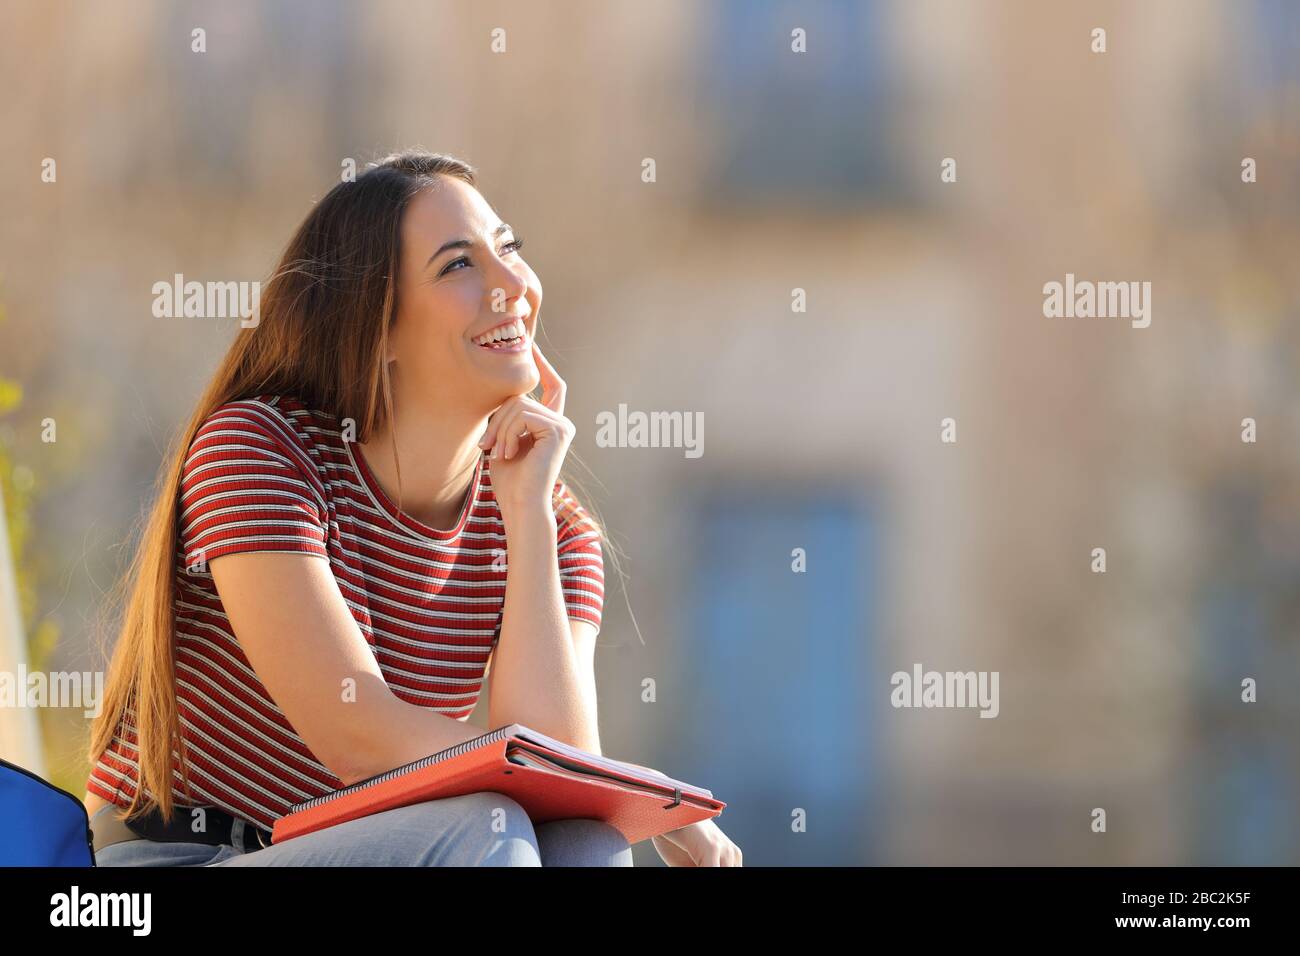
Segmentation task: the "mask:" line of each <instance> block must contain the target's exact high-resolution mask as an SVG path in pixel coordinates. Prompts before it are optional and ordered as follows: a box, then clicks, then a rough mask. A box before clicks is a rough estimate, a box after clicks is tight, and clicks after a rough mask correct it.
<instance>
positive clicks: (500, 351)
mask: <svg viewBox="0 0 1300 956" xmlns="http://www.w3.org/2000/svg"><path fill="white" fill-rule="evenodd" d="M515 239H516V237H515V235H514V233H513V231H512V230H511V229H510V227H509V226H508V225H506V224H505V223H502V222H501V220H500V218H498V216H497V215H496V213H494V212H493V211H492V207H491V206H489V205H488V203H487V200H485V199H484V198H483V196H482V195H481V194H480V193H479V191H478V190H477V189H475V188H474V187H473V186H470V185H469V184H468V183H465V182H463V181H461V180H459V179H455V178H453V177H450V176H439V177H438V184H437V185H436V186H435V187H433V188H432V189H426V190H424V191H423V192H421V193H420V194H418V195H417V196H415V197H414V198H413V199H412V200H411V202H410V203H409V204H408V206H407V208H406V214H405V216H404V217H403V219H402V252H401V272H400V274H399V276H398V291H397V316H396V320H395V322H394V324H393V327H392V329H391V331H390V334H389V357H390V360H391V361H392V362H393V365H392V367H391V368H392V371H393V375H394V381H395V384H396V386H397V391H398V394H402V395H407V396H410V395H418V396H420V398H421V400H424V399H425V398H426V397H427V399H428V400H429V401H430V402H431V403H436V404H437V407H438V408H447V409H449V408H453V407H456V408H464V409H466V410H467V411H470V412H472V413H474V414H484V415H486V414H488V413H490V412H492V411H493V410H494V409H496V408H497V406H499V405H500V404H501V403H502V402H504V401H506V400H507V399H508V398H510V397H511V396H514V395H522V394H525V393H526V392H529V391H531V390H532V389H533V388H534V387H536V385H537V383H538V381H539V378H540V375H539V373H538V370H537V363H536V362H534V361H533V355H532V343H533V336H534V334H535V333H536V331H537V319H538V312H539V310H540V309H541V305H542V286H541V283H540V282H538V281H537V276H536V275H535V274H534V273H533V270H532V269H530V268H529V267H528V263H526V262H524V260H523V257H522V256H520V255H519V253H518V251H517V250H516V248H515V245H514V243H515ZM515 320H518V321H520V322H522V325H523V329H524V334H523V337H522V338H521V339H520V341H519V342H517V343H515V345H514V347H506V348H502V347H501V346H500V345H499V344H498V346H497V347H496V348H490V347H488V346H485V345H482V344H480V343H479V342H477V341H475V340H476V339H479V338H480V337H481V336H482V335H483V334H484V333H486V332H490V331H492V330H493V329H496V328H497V327H499V326H502V325H508V324H509V323H511V322H513V321H515Z"/></svg>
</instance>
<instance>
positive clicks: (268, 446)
mask: <svg viewBox="0 0 1300 956" xmlns="http://www.w3.org/2000/svg"><path fill="white" fill-rule="evenodd" d="M310 469H311V459H310V457H308V456H307V454H306V452H305V451H304V449H303V448H302V446H301V444H300V443H299V441H298V440H297V438H296V436H295V435H294V433H293V431H292V429H291V428H290V427H289V426H288V424H287V423H286V422H285V420H284V418H283V417H282V416H281V415H280V414H279V413H278V412H277V411H276V410H275V409H274V408H273V407H272V406H270V405H267V404H265V403H263V402H254V401H243V402H234V403H230V404H227V405H223V406H221V408H219V409H217V410H216V411H215V412H214V413H213V414H212V415H210V416H208V418H207V420H206V421H204V423H203V424H202V426H200V428H199V430H198V432H197V433H196V434H195V436H194V441H193V442H191V443H190V447H189V451H188V455H187V457H186V459H185V464H184V466H183V468H182V471H181V490H180V505H179V508H180V534H179V539H180V546H181V548H182V549H183V552H184V557H185V563H186V564H187V565H191V566H192V565H194V564H195V563H196V562H199V561H203V562H206V561H211V560H213V559H214V558H219V557H221V556H222V555H225V554H236V553H238V552H241V551H300V552H305V553H307V554H315V555H321V556H326V557H328V551H327V550H326V547H325V543H326V541H327V540H328V534H327V529H328V522H327V518H326V511H327V509H326V508H325V505H324V499H323V497H322V494H321V490H320V480H319V477H318V476H315V475H314V474H312V472H311V471H310Z"/></svg>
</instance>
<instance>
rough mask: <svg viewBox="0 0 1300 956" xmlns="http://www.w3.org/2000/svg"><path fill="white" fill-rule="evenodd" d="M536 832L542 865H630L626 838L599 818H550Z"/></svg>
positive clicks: (630, 850) (630, 848)
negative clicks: (548, 821) (549, 820)
mask: <svg viewBox="0 0 1300 956" xmlns="http://www.w3.org/2000/svg"><path fill="white" fill-rule="evenodd" d="M536 835H537V846H538V850H539V852H540V854H541V858H542V865H543V866H632V847H631V846H630V845H629V844H628V842H627V838H626V837H625V836H623V833H622V831H621V830H619V829H618V828H617V827H615V826H612V825H610V824H608V823H604V822H603V821H601V820H589V819H583V818H571V819H566V820H552V821H551V822H550V823H544V824H541V825H540V826H538V827H537V830H536Z"/></svg>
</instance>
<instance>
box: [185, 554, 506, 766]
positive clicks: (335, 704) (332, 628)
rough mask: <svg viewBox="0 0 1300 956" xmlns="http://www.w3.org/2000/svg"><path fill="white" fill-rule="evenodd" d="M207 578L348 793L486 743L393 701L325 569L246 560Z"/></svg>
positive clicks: (220, 566)
mask: <svg viewBox="0 0 1300 956" xmlns="http://www.w3.org/2000/svg"><path fill="white" fill-rule="evenodd" d="M209 569H210V570H211V572H212V578H213V581H214V582H215V584H216V586H217V593H218V594H219V595H220V597H221V603H222V605H223V606H224V607H225V610H226V616H227V617H228V618H229V619H230V624H231V627H232V628H233V629H234V632H235V635H236V636H237V637H238V638H239V644H240V647H242V648H243V651H244V655H245V656H246V657H247V658H248V662H249V663H250V664H252V666H253V670H254V671H255V672H256V673H257V676H258V678H259V679H260V680H261V681H262V684H263V685H264V686H265V687H266V689H267V691H268V693H270V695H271V697H272V699H273V700H274V701H275V703H276V705H277V706H278V707H279V708H280V710H281V711H283V712H284V715H285V716H286V717H287V718H288V719H289V723H290V724H292V725H293V728H294V730H295V731H297V733H298V736H300V737H301V738H302V739H303V741H304V742H305V743H306V744H307V746H308V747H310V748H311V751H312V753H314V754H315V755H316V757H317V758H318V759H319V760H320V761H321V762H322V763H323V764H324V765H325V766H326V767H327V768H329V770H330V771H331V772H332V773H334V774H335V775H336V776H337V777H338V778H339V779H340V780H342V781H343V783H344V784H345V785H346V784H350V783H355V782H357V781H358V780H364V779H366V778H367V777H371V776H374V775H375V774H377V773H382V772H383V771H385V770H391V769H392V768H394V767H398V766H401V765H402V764H404V763H409V762H410V761H412V760H417V759H419V758H420V757H425V756H428V755H429V754H431V753H435V752H437V751H439V750H443V749H446V748H447V747H451V746H454V745H455V744H458V743H461V742H462V741H465V740H470V739H472V738H474V737H478V736H480V735H482V733H483V731H482V730H481V729H480V728H478V727H475V726H473V725H471V724H467V723H463V722H461V721H459V720H456V719H454V718H452V717H447V716H445V715H443V714H439V713H435V712H434V711H431V710H426V709H425V708H423V707H418V706H416V705H414V704H408V703H406V702H405V701H403V700H401V699H399V698H398V697H396V696H395V695H394V694H393V692H392V691H391V690H390V689H389V687H388V684H387V682H386V681H385V680H384V676H383V673H382V672H381V671H380V670H379V665H378V663H377V662H376V661H375V657H374V654H373V653H372V652H371V650H370V648H369V647H368V646H367V644H366V640H365V638H364V637H363V636H362V634H361V629H360V628H359V627H357V622H356V621H355V620H354V619H353V617H352V613H351V612H350V611H349V610H348V607H347V604H346V603H345V602H344V600H343V595H342V594H341V593H340V592H339V587H338V582H336V581H335V580H334V576H333V574H332V573H331V572H330V566H329V562H328V561H324V560H321V559H320V558H319V557H315V556H312V555H309V554H301V553H293V552H242V553H238V554H228V555H225V556H222V557H217V558H213V559H212V560H211V561H210V562H209Z"/></svg>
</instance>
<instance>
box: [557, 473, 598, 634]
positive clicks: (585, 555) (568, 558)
mask: <svg viewBox="0 0 1300 956" xmlns="http://www.w3.org/2000/svg"><path fill="white" fill-rule="evenodd" d="M555 520H556V525H557V529H558V536H557V548H556V551H557V554H558V556H559V562H560V585H561V587H562V588H563V590H564V605H565V609H566V610H567V612H568V615H569V617H570V618H572V619H573V620H578V621H589V622H590V623H592V624H594V625H596V630H597V631H599V630H600V619H601V612H602V609H603V608H604V604H605V563H604V558H603V554H602V551H601V543H600V531H599V529H598V528H597V527H596V524H595V522H593V521H592V520H591V516H590V515H588V514H587V511H586V509H584V508H583V507H582V505H581V504H579V503H578V500H577V499H576V498H575V497H574V496H573V494H572V492H570V491H569V489H568V486H566V485H565V483H564V482H563V481H560V482H557V483H556V485H555Z"/></svg>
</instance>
